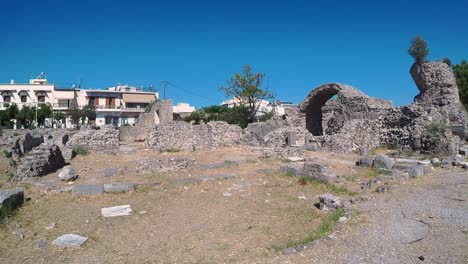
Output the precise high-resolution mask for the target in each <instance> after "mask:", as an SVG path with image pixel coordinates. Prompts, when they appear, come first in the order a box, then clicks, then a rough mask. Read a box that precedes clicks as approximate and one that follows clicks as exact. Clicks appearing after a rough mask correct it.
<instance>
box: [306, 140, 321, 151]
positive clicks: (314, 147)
mask: <svg viewBox="0 0 468 264" xmlns="http://www.w3.org/2000/svg"><path fill="white" fill-rule="evenodd" d="M304 149H306V150H311V151H319V150H321V149H322V146H320V144H318V143H317V142H306V144H305V145H304Z"/></svg>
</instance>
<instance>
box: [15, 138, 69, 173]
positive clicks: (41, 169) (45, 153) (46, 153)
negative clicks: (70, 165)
mask: <svg viewBox="0 0 468 264" xmlns="http://www.w3.org/2000/svg"><path fill="white" fill-rule="evenodd" d="M64 165H65V160H64V159H63V156H62V152H61V151H60V149H59V147H58V146H57V145H52V146H48V145H40V146H38V147H36V148H34V149H33V150H31V151H30V152H28V154H27V155H26V156H24V157H23V158H22V159H21V160H20V161H19V164H18V166H17V168H16V178H17V179H18V180H21V179H24V178H29V177H41V176H44V175H47V174H49V173H52V172H55V171H57V170H58V169H60V168H62V167H63V166H64Z"/></svg>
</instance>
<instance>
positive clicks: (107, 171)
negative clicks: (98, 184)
mask: <svg viewBox="0 0 468 264" xmlns="http://www.w3.org/2000/svg"><path fill="white" fill-rule="evenodd" d="M116 174H117V169H116V168H105V169H104V176H105V177H112V176H115V175H116Z"/></svg>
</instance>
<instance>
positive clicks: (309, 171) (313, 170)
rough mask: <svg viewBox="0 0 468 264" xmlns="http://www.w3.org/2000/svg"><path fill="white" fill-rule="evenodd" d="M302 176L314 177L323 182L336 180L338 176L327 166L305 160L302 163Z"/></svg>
mask: <svg viewBox="0 0 468 264" xmlns="http://www.w3.org/2000/svg"><path fill="white" fill-rule="evenodd" d="M304 176H308V177H312V178H316V179H318V180H320V181H323V182H334V181H337V180H338V177H337V176H336V175H335V173H334V172H333V170H332V169H331V168H330V167H329V166H326V165H321V164H317V163H312V162H306V163H305V164H304Z"/></svg>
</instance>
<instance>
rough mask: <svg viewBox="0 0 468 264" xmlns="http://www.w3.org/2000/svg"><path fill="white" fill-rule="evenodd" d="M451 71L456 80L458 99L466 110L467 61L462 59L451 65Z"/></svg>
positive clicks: (467, 93) (467, 101)
mask: <svg viewBox="0 0 468 264" xmlns="http://www.w3.org/2000/svg"><path fill="white" fill-rule="evenodd" d="M453 73H454V74H455V78H456V80H457V86H458V93H459V94H460V101H461V103H462V104H463V106H464V107H465V109H466V110H468V62H467V61H466V60H463V61H462V62H461V63H460V64H455V65H453Z"/></svg>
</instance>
